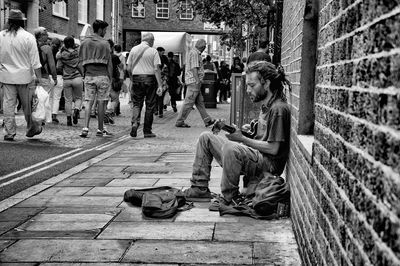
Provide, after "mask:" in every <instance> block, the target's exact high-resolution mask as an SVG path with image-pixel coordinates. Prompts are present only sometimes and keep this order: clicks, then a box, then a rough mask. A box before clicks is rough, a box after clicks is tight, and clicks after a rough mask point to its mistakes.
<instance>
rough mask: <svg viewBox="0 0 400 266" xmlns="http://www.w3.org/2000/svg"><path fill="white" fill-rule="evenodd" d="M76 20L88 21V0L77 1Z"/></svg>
mask: <svg viewBox="0 0 400 266" xmlns="http://www.w3.org/2000/svg"><path fill="white" fill-rule="evenodd" d="M78 21H79V22H80V23H84V24H86V23H87V22H88V0H79V1H78Z"/></svg>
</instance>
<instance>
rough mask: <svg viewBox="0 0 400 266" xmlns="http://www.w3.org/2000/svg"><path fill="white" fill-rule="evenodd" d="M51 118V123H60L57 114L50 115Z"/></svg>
mask: <svg viewBox="0 0 400 266" xmlns="http://www.w3.org/2000/svg"><path fill="white" fill-rule="evenodd" d="M51 120H52V121H53V124H58V123H60V121H58V119H57V115H56V114H52V115H51Z"/></svg>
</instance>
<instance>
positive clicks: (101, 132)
mask: <svg viewBox="0 0 400 266" xmlns="http://www.w3.org/2000/svg"><path fill="white" fill-rule="evenodd" d="M96 136H98V137H108V136H112V134H111V133H110V132H108V131H107V129H106V128H104V129H103V130H100V129H97V132H96Z"/></svg>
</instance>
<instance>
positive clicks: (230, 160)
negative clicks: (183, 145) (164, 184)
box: [190, 132, 265, 201]
mask: <svg viewBox="0 0 400 266" xmlns="http://www.w3.org/2000/svg"><path fill="white" fill-rule="evenodd" d="M213 158H215V160H216V161H217V162H218V164H219V165H221V167H222V168H223V171H222V180H221V192H222V195H223V196H224V198H225V199H226V200H227V201H230V200H232V198H233V197H235V196H236V195H237V194H238V193H239V180H240V175H241V174H242V175H245V176H246V178H247V181H248V184H247V186H249V187H255V185H256V184H258V182H260V181H261V179H262V178H263V169H264V168H265V162H264V160H263V155H262V154H261V153H260V152H259V151H257V150H255V149H252V148H250V147H247V146H245V145H242V144H239V143H237V142H233V141H229V140H228V139H226V138H223V137H219V136H217V135H214V134H213V133H211V132H203V133H202V134H201V135H200V137H199V140H198V142H197V146H196V157H195V160H194V163H193V172H192V178H191V180H190V181H191V184H192V186H198V187H208V182H209V181H210V172H211V162H212V160H213Z"/></svg>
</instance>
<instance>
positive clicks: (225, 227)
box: [213, 219, 296, 244]
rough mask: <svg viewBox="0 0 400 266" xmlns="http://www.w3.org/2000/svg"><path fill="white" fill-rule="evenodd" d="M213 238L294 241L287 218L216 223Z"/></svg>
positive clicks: (221, 239)
mask: <svg viewBox="0 0 400 266" xmlns="http://www.w3.org/2000/svg"><path fill="white" fill-rule="evenodd" d="M243 228H246V230H243ZM213 240H215V241H251V242H281V243H293V244H294V243H296V240H295V238H294V234H293V230H292V223H291V221H290V220H289V219H283V220H274V221H264V222H263V223H245V222H237V223H217V224H216V226H215V234H214V239H213Z"/></svg>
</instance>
